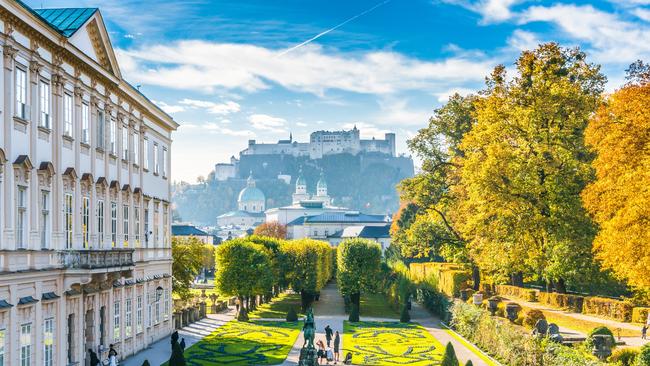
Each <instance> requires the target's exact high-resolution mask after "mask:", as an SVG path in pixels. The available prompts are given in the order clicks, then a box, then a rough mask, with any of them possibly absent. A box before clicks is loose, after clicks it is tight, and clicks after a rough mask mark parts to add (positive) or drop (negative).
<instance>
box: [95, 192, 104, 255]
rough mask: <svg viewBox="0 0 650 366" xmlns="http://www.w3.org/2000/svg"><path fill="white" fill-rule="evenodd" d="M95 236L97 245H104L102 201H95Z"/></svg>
mask: <svg viewBox="0 0 650 366" xmlns="http://www.w3.org/2000/svg"><path fill="white" fill-rule="evenodd" d="M97 236H98V241H99V247H100V248H101V247H103V246H104V201H103V200H98V201H97Z"/></svg>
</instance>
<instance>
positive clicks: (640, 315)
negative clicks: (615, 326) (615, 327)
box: [632, 307, 650, 323]
mask: <svg viewBox="0 0 650 366" xmlns="http://www.w3.org/2000/svg"><path fill="white" fill-rule="evenodd" d="M649 312H650V308H644V307H636V308H634V309H632V322H633V323H645V322H646V321H648V313H649Z"/></svg>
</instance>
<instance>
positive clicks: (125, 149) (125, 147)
mask: <svg viewBox="0 0 650 366" xmlns="http://www.w3.org/2000/svg"><path fill="white" fill-rule="evenodd" d="M122 159H124V160H129V126H127V125H123V126H122Z"/></svg>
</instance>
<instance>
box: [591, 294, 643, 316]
mask: <svg viewBox="0 0 650 366" xmlns="http://www.w3.org/2000/svg"><path fill="white" fill-rule="evenodd" d="M632 309H633V306H632V304H631V303H630V302H629V301H621V300H615V299H608V298H604V297H597V296H594V297H585V298H584V303H583V305H582V312H583V313H584V314H592V315H599V316H604V317H607V318H611V319H615V320H618V321H622V322H630V321H632Z"/></svg>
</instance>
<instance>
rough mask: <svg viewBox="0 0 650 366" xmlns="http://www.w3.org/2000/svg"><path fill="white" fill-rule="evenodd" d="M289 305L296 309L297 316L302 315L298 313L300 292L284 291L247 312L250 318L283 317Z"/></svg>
mask: <svg viewBox="0 0 650 366" xmlns="http://www.w3.org/2000/svg"><path fill="white" fill-rule="evenodd" d="M291 307H293V309H294V310H295V311H296V313H297V314H298V317H300V316H302V314H301V313H300V294H290V293H288V292H285V293H283V294H280V295H279V296H278V297H276V298H274V299H273V300H271V302H269V303H266V304H263V305H260V306H258V307H257V310H255V311H253V312H251V313H250V314H249V317H250V318H251V319H258V318H264V319H285V318H286V316H287V312H288V311H289V309H290V308H291Z"/></svg>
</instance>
